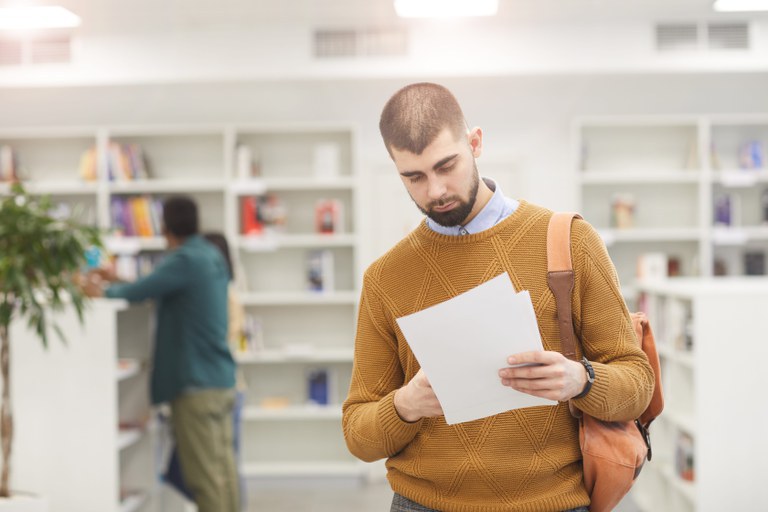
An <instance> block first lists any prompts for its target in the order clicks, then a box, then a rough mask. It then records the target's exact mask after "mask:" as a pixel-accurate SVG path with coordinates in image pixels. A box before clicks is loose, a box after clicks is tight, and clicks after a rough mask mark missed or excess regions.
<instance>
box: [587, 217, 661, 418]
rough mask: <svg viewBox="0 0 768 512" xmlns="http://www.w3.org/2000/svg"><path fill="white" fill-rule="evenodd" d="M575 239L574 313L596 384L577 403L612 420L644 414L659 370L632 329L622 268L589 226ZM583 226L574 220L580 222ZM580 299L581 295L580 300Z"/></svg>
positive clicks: (590, 412)
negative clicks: (619, 272) (619, 273)
mask: <svg viewBox="0 0 768 512" xmlns="http://www.w3.org/2000/svg"><path fill="white" fill-rule="evenodd" d="M578 224H579V225H580V227H579V229H578V231H579V233H576V229H575V230H574V231H575V235H576V236H578V237H579V239H578V240H574V241H573V243H574V268H575V269H576V286H575V289H574V294H573V297H574V311H578V312H579V313H578V314H577V315H576V329H577V331H580V337H581V342H582V347H583V351H584V355H585V356H586V358H587V359H588V360H589V361H590V362H592V366H593V368H594V370H595V383H594V385H593V386H592V389H591V390H590V392H589V393H588V394H587V395H586V396H585V397H583V398H580V399H577V400H575V401H574V402H575V404H576V405H577V406H578V407H579V408H580V409H582V410H583V411H584V412H586V413H587V414H590V415H592V416H594V417H596V418H599V419H602V420H606V421H628V420H632V419H634V418H637V417H639V416H640V414H641V413H642V412H643V411H644V410H645V408H646V407H647V406H648V403H649V401H650V399H651V395H652V394H653V385H654V379H653V370H652V369H651V366H650V364H649V363H648V358H647V357H646V355H645V353H644V352H643V351H642V349H641V348H640V346H639V344H638V343H637V341H636V338H635V332H634V330H633V328H632V321H631V319H630V317H629V312H628V310H627V307H626V304H625V302H624V298H623V296H622V295H621V288H620V285H619V280H618V276H617V275H616V270H615V268H614V266H613V263H612V262H611V259H610V257H609V256H608V252H607V250H606V248H605V245H604V244H603V241H602V239H601V238H600V236H599V235H598V234H597V232H596V231H595V230H594V229H593V228H592V227H591V226H589V225H588V224H586V223H583V222H579V223H578ZM576 225H577V224H574V226H576ZM577 298H578V299H577Z"/></svg>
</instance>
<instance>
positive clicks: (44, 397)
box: [11, 299, 173, 512]
mask: <svg viewBox="0 0 768 512" xmlns="http://www.w3.org/2000/svg"><path fill="white" fill-rule="evenodd" d="M151 314H152V312H151V308H149V307H147V306H131V307H129V306H128V304H127V303H125V302H124V301H114V300H105V299H99V300H95V301H93V303H91V305H90V307H89V309H88V310H87V311H86V314H85V323H84V325H83V326H82V327H81V326H80V324H79V323H78V321H77V315H76V314H75V312H74V311H73V310H71V311H66V312H64V313H60V314H57V315H56V316H55V317H54V318H56V321H57V323H58V324H59V326H60V327H61V328H62V330H63V331H64V332H65V333H67V341H68V343H67V344H66V345H64V344H62V343H61V342H60V341H59V340H58V339H57V338H56V337H55V335H54V334H53V333H51V335H50V336H51V338H50V340H49V347H48V348H47V349H45V348H43V346H42V344H41V343H40V341H39V340H38V339H36V338H35V335H34V334H33V333H32V332H31V331H29V330H28V329H27V327H26V326H25V325H24V324H21V323H18V322H17V323H15V324H13V325H12V327H11V343H12V353H13V358H12V365H13V368H15V370H14V371H12V386H13V387H12V399H13V401H14V407H15V425H16V428H15V440H14V445H13V473H12V484H13V487H14V488H18V489H25V490H29V491H31V492H35V493H38V494H40V495H42V496H45V497H46V498H47V500H48V502H49V503H50V507H51V509H50V510H51V512H65V511H68V510H82V511H97V510H98V511H104V512H110V511H113V512H117V511H120V512H123V511H128V510H130V511H141V512H156V511H157V512H159V511H160V510H173V509H171V508H168V507H167V506H161V501H162V500H163V494H164V489H163V486H161V483H160V481H159V472H160V470H161V468H158V467H157V460H156V455H157V446H158V444H157V443H158V439H157V436H156V435H155V434H156V429H155V428H153V427H152V424H153V422H152V410H151V408H150V404H149V390H148V387H149V375H148V370H147V369H146V365H145V364H143V362H144V361H147V360H148V359H149V354H150V345H151V343H150V328H149V325H150V324H149V317H150V315H151ZM142 326H144V327H142ZM74 465H76V466H77V471H73V469H72V468H73V466H74ZM94 483H97V485H95V484H94ZM163 505H164V504H163Z"/></svg>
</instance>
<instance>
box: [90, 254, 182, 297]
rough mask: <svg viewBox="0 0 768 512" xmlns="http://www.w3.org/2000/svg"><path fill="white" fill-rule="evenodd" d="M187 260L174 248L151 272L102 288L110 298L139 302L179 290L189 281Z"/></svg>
mask: <svg viewBox="0 0 768 512" xmlns="http://www.w3.org/2000/svg"><path fill="white" fill-rule="evenodd" d="M189 272H190V271H189V260H188V259H187V257H186V255H184V254H183V253H181V252H180V251H178V250H176V251H173V252H172V253H170V254H169V255H168V256H166V257H165V258H163V260H162V261H161V262H160V263H158V264H157V266H156V267H155V268H154V270H152V272H151V273H150V274H148V275H146V276H144V277H142V278H140V279H137V280H136V281H134V282H133V283H116V284H113V285H111V286H110V287H108V288H107V289H106V290H104V296H105V297H109V298H111V299H126V300H128V301H129V302H141V301H143V300H146V299H154V298H158V297H162V296H164V295H168V294H170V293H174V292H177V291H179V290H181V289H182V288H183V287H184V286H186V285H187V284H188V283H189V276H190V274H189Z"/></svg>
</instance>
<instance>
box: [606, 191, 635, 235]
mask: <svg viewBox="0 0 768 512" xmlns="http://www.w3.org/2000/svg"><path fill="white" fill-rule="evenodd" d="M634 223H635V198H634V197H633V196H632V195H631V194H615V195H614V196H613V200H612V201H611V227H612V228H616V229H630V228H632V227H633V226H634Z"/></svg>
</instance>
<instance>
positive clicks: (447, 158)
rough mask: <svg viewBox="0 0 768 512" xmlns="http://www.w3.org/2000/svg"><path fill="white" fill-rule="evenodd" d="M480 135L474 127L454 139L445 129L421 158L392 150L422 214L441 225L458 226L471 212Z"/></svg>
mask: <svg viewBox="0 0 768 512" xmlns="http://www.w3.org/2000/svg"><path fill="white" fill-rule="evenodd" d="M481 141H482V134H481V132H480V130H479V129H477V128H475V129H473V130H472V131H471V132H469V134H468V135H467V136H466V137H464V136H460V137H459V139H458V140H456V139H454V136H453V134H452V133H451V131H450V130H448V129H447V128H446V129H444V130H443V131H442V132H440V135H438V136H437V138H436V139H435V140H434V141H432V143H431V144H430V145H429V146H427V147H426V148H425V149H424V151H423V152H422V153H421V154H420V155H416V154H414V153H411V152H409V151H399V150H397V149H394V148H393V149H392V159H393V160H394V162H395V166H396V167H397V171H398V172H399V173H400V179H402V180H403V184H404V185H405V188H406V190H407V191H408V194H409V195H410V196H411V199H413V202H414V203H416V206H417V207H418V208H419V210H421V212H422V213H424V214H425V215H427V216H429V217H430V218H431V219H432V220H434V221H435V222H437V223H438V224H440V225H441V226H446V227H449V226H458V225H460V224H464V223H466V222H467V221H468V220H469V219H471V218H472V217H474V215H475V214H476V213H477V212H475V211H474V208H475V205H476V199H477V191H478V187H479V183H480V176H479V174H478V172H477V166H476V165H475V158H476V157H478V156H480V149H481Z"/></svg>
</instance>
